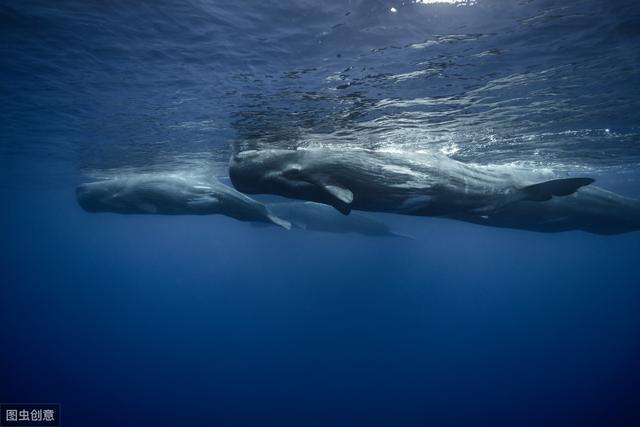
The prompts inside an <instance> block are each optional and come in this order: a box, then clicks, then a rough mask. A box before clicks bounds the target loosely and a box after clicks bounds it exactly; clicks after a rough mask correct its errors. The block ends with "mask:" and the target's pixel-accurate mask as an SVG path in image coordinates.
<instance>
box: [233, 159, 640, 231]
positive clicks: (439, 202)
mask: <svg viewBox="0 0 640 427" xmlns="http://www.w3.org/2000/svg"><path fill="white" fill-rule="evenodd" d="M229 176H230V178H231V182H232V183H233V186H234V187H235V188H237V189H238V190H239V191H242V192H244V193H248V194H258V193H265V194H277V195H280V196H285V197H290V198H294V199H302V200H308V201H314V202H319V203H324V204H328V205H331V206H333V207H334V208H336V209H337V210H338V211H340V212H341V213H343V214H349V212H351V210H352V209H357V210H364V211H380V212H394V213H399V214H405V215H418V216H443V217H448V218H453V219H458V220H462V221H467V222H474V223H479V224H485V225H492V226H498V227H503V226H509V227H512V228H524V229H531V230H537V231H563V230H569V229H578V230H584V231H589V232H593V233H600V234H603V233H604V234H610V233H612V232H613V231H616V232H625V231H633V230H637V229H639V228H640V208H639V207H638V206H639V202H638V201H635V200H630V199H626V198H624V197H622V196H619V195H617V194H615V193H610V192H606V191H605V190H602V189H599V188H596V187H593V186H592V185H591V184H592V183H593V182H594V180H593V179H592V178H589V177H576V178H556V179H551V180H549V179H548V177H546V176H544V177H543V176H541V175H539V174H535V173H530V172H528V173H525V172H522V171H513V170H504V169H499V168H487V167H482V166H479V165H472V164H465V163H462V162H459V161H456V160H453V159H450V158H448V157H446V156H440V155H430V154H416V153H386V152H378V151H371V150H352V151H341V150H331V149H297V150H259V151H257V150H250V151H244V152H239V153H236V154H234V155H233V156H232V158H231V161H230V169H229Z"/></svg>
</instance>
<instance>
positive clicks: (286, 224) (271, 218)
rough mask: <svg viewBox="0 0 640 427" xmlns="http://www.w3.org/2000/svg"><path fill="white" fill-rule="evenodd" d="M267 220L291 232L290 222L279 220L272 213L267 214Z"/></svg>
mask: <svg viewBox="0 0 640 427" xmlns="http://www.w3.org/2000/svg"><path fill="white" fill-rule="evenodd" d="M267 218H269V221H271V222H272V223H274V224H276V225H279V226H280V227H282V228H285V229H287V230H291V223H290V222H289V221H285V220H284V219H282V218H278V217H277V216H275V215H273V214H270V213H268V214H267Z"/></svg>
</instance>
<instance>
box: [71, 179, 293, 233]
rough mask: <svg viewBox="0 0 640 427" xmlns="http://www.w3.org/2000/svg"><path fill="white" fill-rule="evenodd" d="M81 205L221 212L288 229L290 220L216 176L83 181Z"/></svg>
mask: <svg viewBox="0 0 640 427" xmlns="http://www.w3.org/2000/svg"><path fill="white" fill-rule="evenodd" d="M76 197H77V200H78V203H79V204H80V206H81V207H82V208H83V209H84V210H86V211H89V212H114V213H121V214H161V215H189V214H190V215H210V214H222V215H226V216H229V217H231V218H235V219H238V220H240V221H257V222H267V223H273V224H276V225H279V226H281V227H284V228H286V229H289V228H291V223H289V221H286V220H283V219H281V218H279V217H278V216H277V215H275V214H273V213H272V212H270V211H269V210H268V209H267V208H266V207H265V206H264V205H263V204H262V203H260V202H258V201H256V200H253V199H252V198H250V197H248V196H246V195H244V194H242V193H239V192H238V191H236V190H234V189H233V188H231V187H228V186H226V185H224V184H222V183H221V182H219V181H218V180H217V179H215V178H203V177H198V176H191V175H186V174H138V175H128V176H124V177H119V178H114V179H106V180H101V181H96V182H90V183H85V184H81V185H79V186H78V187H77V189H76Z"/></svg>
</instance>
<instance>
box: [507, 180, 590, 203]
mask: <svg viewBox="0 0 640 427" xmlns="http://www.w3.org/2000/svg"><path fill="white" fill-rule="evenodd" d="M594 181H595V180H594V179H593V178H564V179H553V180H551V181H545V182H541V183H539V184H533V185H528V186H526V187H524V188H521V189H520V193H521V194H522V195H524V200H531V201H534V202H544V201H547V200H550V199H551V197H553V196H569V195H571V194H573V193H575V192H576V191H578V189H579V188H580V187H584V186H585V185H589V184H591V183H593V182H594Z"/></svg>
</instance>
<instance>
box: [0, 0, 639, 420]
mask: <svg viewBox="0 0 640 427" xmlns="http://www.w3.org/2000/svg"><path fill="white" fill-rule="evenodd" d="M638 70H640V6H639V4H638V3H637V2H634V1H617V0H616V1H605V0H582V1H571V0H564V1H560V0H556V1H550V0H549V1H545V0H526V1H525V0H523V1H502V0H500V1H499V0H440V1H437V0H422V1H409V0H406V1H399V0H398V1H395V0H385V1H355V0H354V1H323V2H320V1H306V0H303V1H287V0H284V1H277V2H276V1H270V0H266V1H233V2H222V1H213V0H210V1H205V0H154V1H135V2H132V1H121V0H110V1H94V0H84V1H79V0H73V1H71V0H58V1H55V2H53V1H28V0H21V1H10V0H0V94H1V96H2V98H1V99H2V102H1V103H0V200H1V202H0V403H1V402H4V403H20V402H22V403H59V404H60V405H61V410H62V425H64V426H114V425H119V426H147V425H148V426H158V425H185V426H307V425H308V426H378V425H380V426H435V427H438V426H625V427H632V426H637V425H640V385H639V384H640V271H639V270H638V254H640V233H638V232H633V233H628V234H621V235H616V236H598V235H592V234H587V233H583V232H578V231H575V232H564V233H557V234H541V233H534V232H527V231H519V230H507V229H498V228H488V227H482V226H479V225H473V224H465V223H461V222H455V221H452V220H447V219H442V218H418V217H408V216H398V215H389V214H379V215H378V216H377V217H378V218H379V219H381V220H384V221H386V222H388V223H389V224H391V225H392V226H393V227H394V228H395V229H397V230H400V231H401V232H403V233H406V234H410V235H412V236H414V237H415V240H406V239H393V238H374V237H368V236H362V235H357V234H329V233H319V232H311V231H308V232H303V231H301V230H297V231H296V230H293V231H289V232H287V231H285V230H281V229H277V228H275V227H255V226H252V225H251V224H248V223H244V222H239V221H235V220H233V219H230V218H227V217H224V216H220V215H215V216H200V217H195V216H171V217H166V216H155V215H131V216H125V215H115V214H90V213H87V212H84V211H83V210H81V209H80V207H79V206H78V205H77V203H76V199H75V186H76V185H77V184H78V183H80V182H84V181H86V180H91V179H96V178H102V177H108V176H113V175H122V174H128V173H133V172H164V171H185V170H186V171H194V170H198V171H206V173H210V174H213V175H215V176H218V177H220V178H221V179H223V180H224V178H225V177H226V175H227V162H228V159H229V156H230V154H231V153H232V152H233V150H240V149H245V148H276V147H287V148H291V147H327V148H335V147H339V148H341V149H343V148H347V149H349V148H354V149H357V148H368V149H375V150H382V151H384V150H387V151H409V152H420V153H423V152H425V153H439V154H444V155H447V156H450V157H452V158H454V159H456V160H460V161H464V162H469V163H476V164H482V165H492V166H500V167H504V168H507V169H508V168H524V169H529V170H549V171H554V172H556V173H571V174H580V175H584V176H592V177H595V178H596V179H597V181H598V185H599V186H601V187H604V188H607V189H609V190H612V191H616V192H618V193H621V194H624V195H627V196H630V197H636V198H640V186H639V185H638V183H640V173H639V172H638V171H639V169H638V166H640V72H639V71H638Z"/></svg>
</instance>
